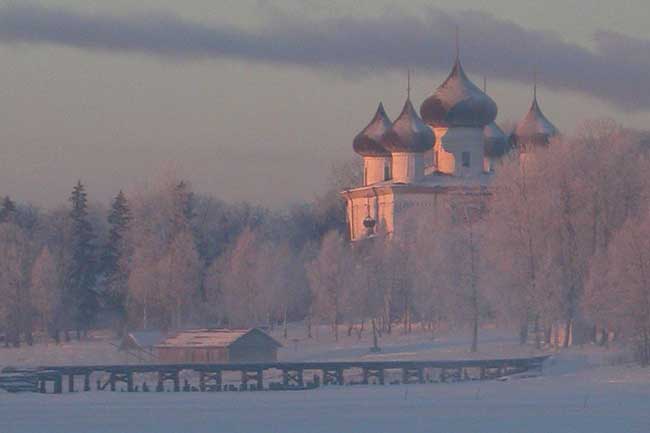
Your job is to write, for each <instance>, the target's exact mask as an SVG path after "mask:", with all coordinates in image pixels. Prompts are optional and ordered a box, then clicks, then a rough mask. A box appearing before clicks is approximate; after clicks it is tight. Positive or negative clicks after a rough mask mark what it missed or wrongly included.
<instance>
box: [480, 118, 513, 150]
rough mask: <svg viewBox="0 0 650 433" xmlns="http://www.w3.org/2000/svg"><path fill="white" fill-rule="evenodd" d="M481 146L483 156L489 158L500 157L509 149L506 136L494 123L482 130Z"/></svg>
mask: <svg viewBox="0 0 650 433" xmlns="http://www.w3.org/2000/svg"><path fill="white" fill-rule="evenodd" d="M483 144H484V146H485V156H487V157H490V158H498V157H501V156H503V155H505V154H506V152H508V149H509V145H508V138H507V137H506V134H504V133H503V130H502V129H501V128H499V125H497V124H496V123H495V122H492V123H490V124H489V125H486V126H485V127H484V128H483Z"/></svg>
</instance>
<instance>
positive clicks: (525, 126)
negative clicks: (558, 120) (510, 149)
mask: <svg viewBox="0 0 650 433" xmlns="http://www.w3.org/2000/svg"><path fill="white" fill-rule="evenodd" d="M535 93H537V92H535ZM558 134H559V131H558V129H557V128H556V127H555V125H553V124H552V123H551V121H550V120H548V119H547V118H546V116H544V113H542V110H541V108H539V103H538V102H537V94H535V96H534V97H533V103H532V104H531V106H530V109H529V110H528V113H526V115H525V116H524V118H523V119H521V120H520V121H519V123H518V124H517V127H516V128H515V130H514V132H513V133H512V136H511V141H512V144H513V145H514V146H526V145H527V144H533V145H546V144H548V142H549V140H550V139H551V137H553V136H555V135H558Z"/></svg>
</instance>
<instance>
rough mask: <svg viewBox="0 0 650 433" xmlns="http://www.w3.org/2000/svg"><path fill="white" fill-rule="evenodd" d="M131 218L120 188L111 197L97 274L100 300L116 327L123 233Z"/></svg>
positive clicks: (122, 288) (122, 297)
mask: <svg viewBox="0 0 650 433" xmlns="http://www.w3.org/2000/svg"><path fill="white" fill-rule="evenodd" d="M130 220H131V211H130V209H129V206H128V202H127V200H126V197H125V195H124V193H123V192H122V191H120V192H119V194H118V195H117V196H116V197H115V199H114V200H113V204H112V206H111V212H110V213H109V215H108V224H109V225H110V230H109V234H108V241H107V243H106V246H105V247H104V252H103V255H102V260H101V274H102V278H103V282H104V300H105V302H106V304H107V305H106V306H107V307H108V309H109V310H111V311H112V312H113V313H115V314H116V315H117V317H116V318H117V319H118V321H119V322H120V323H119V326H118V329H121V325H122V324H123V323H124V321H125V319H126V291H127V283H128V272H126V269H125V268H124V267H125V263H124V261H125V258H126V254H127V251H126V234H127V231H128V229H129V221H130Z"/></svg>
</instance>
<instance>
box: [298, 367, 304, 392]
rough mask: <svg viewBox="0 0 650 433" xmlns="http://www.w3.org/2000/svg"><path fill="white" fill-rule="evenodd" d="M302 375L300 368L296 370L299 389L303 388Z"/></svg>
mask: <svg viewBox="0 0 650 433" xmlns="http://www.w3.org/2000/svg"><path fill="white" fill-rule="evenodd" d="M304 373H305V372H304V370H303V369H302V368H300V369H298V386H299V387H301V388H302V387H303V386H305V379H304Z"/></svg>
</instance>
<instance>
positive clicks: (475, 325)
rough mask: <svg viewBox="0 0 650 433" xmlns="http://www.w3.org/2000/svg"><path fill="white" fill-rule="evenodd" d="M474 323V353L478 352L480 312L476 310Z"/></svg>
mask: <svg viewBox="0 0 650 433" xmlns="http://www.w3.org/2000/svg"><path fill="white" fill-rule="evenodd" d="M473 319H474V320H473V323H472V353H476V352H478V313H477V312H475V314H474V318H473Z"/></svg>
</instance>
